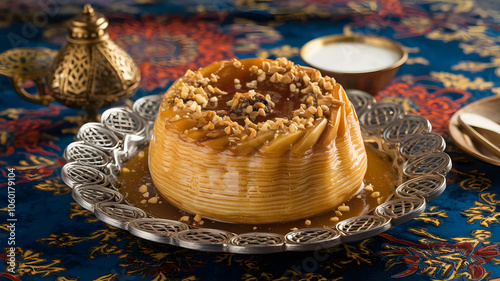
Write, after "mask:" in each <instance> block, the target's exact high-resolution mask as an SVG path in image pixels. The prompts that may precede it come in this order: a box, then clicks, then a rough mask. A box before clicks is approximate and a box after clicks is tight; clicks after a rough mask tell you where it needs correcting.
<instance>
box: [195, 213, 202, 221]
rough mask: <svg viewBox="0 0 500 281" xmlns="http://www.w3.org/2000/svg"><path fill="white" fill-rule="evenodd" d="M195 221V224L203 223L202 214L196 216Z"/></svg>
mask: <svg viewBox="0 0 500 281" xmlns="http://www.w3.org/2000/svg"><path fill="white" fill-rule="evenodd" d="M194 221H195V222H200V221H201V215H200V214H196V216H194Z"/></svg>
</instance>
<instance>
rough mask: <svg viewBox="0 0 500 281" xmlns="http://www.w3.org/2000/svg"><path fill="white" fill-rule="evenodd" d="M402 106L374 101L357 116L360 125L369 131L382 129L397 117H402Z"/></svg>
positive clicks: (403, 112) (403, 111)
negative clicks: (374, 102)
mask: <svg viewBox="0 0 500 281" xmlns="http://www.w3.org/2000/svg"><path fill="white" fill-rule="evenodd" d="M404 114H405V110H404V108H403V106H401V105H399V104H395V103H385V102H384V103H382V102H381V103H376V104H374V105H372V106H371V108H370V109H369V110H367V111H366V112H365V113H363V114H362V115H361V116H360V117H359V123H360V124H361V126H362V127H363V128H364V129H365V130H367V131H370V132H375V131H378V130H382V129H384V128H385V127H387V126H388V125H389V124H391V123H392V122H394V121H395V120H397V119H400V118H403V116H404Z"/></svg>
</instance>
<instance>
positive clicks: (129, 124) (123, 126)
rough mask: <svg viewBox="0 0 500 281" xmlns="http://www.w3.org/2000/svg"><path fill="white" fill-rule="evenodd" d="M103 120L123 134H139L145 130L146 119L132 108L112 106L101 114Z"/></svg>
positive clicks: (110, 127) (106, 124)
mask: <svg viewBox="0 0 500 281" xmlns="http://www.w3.org/2000/svg"><path fill="white" fill-rule="evenodd" d="M101 122H102V123H103V124H104V126H106V127H107V128H109V129H110V130H112V131H114V132H116V133H118V134H121V135H125V134H130V135H139V134H141V133H143V131H144V126H145V124H144V119H142V118H141V117H139V116H138V115H137V114H135V113H133V112H132V111H130V110H127V109H123V108H111V109H108V110H106V111H105V112H104V113H103V114H102V115H101Z"/></svg>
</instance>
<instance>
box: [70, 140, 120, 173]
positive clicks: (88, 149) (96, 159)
mask: <svg viewBox="0 0 500 281" xmlns="http://www.w3.org/2000/svg"><path fill="white" fill-rule="evenodd" d="M64 159H66V161H68V162H72V161H76V162H77V163H78V164H80V165H84V166H85V165H88V166H91V167H94V168H96V169H99V170H100V171H102V170H103V169H105V168H106V165H107V164H108V163H109V162H110V161H111V158H110V157H109V156H108V154H106V153H105V152H104V151H102V150H100V149H98V148H97V147H94V146H91V145H87V144H85V143H84V142H83V141H78V142H73V143H70V144H69V145H68V146H67V147H66V149H65V150H64Z"/></svg>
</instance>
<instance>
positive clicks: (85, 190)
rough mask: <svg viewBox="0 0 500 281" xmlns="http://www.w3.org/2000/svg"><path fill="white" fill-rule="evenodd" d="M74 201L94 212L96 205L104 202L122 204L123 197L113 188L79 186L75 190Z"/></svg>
mask: <svg viewBox="0 0 500 281" xmlns="http://www.w3.org/2000/svg"><path fill="white" fill-rule="evenodd" d="M72 195H73V199H75V201H76V202H77V203H78V204H80V206H82V207H83V208H85V209H87V210H89V211H91V212H93V211H94V205H95V204H97V203H104V202H116V203H119V202H122V201H123V195H122V194H121V193H120V192H118V191H116V190H113V189H111V188H104V187H102V186H100V185H79V186H77V187H75V188H74V191H73V193H72Z"/></svg>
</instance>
